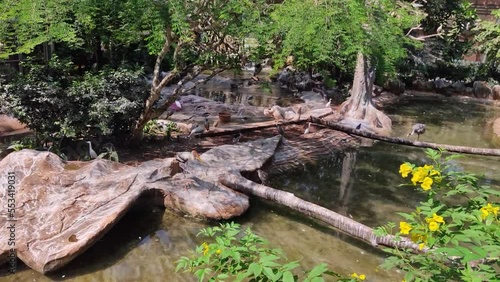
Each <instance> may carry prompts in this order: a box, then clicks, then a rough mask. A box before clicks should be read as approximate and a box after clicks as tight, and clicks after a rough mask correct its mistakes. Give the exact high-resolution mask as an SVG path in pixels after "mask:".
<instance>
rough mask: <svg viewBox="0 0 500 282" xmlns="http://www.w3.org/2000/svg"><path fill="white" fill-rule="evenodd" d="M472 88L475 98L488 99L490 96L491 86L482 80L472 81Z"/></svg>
mask: <svg viewBox="0 0 500 282" xmlns="http://www.w3.org/2000/svg"><path fill="white" fill-rule="evenodd" d="M472 88H474V95H475V96H476V97H477V98H481V99H488V98H490V96H491V88H490V87H489V86H488V83H486V82H484V81H474V84H473V85H472Z"/></svg>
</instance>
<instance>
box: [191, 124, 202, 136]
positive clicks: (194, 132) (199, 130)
mask: <svg viewBox="0 0 500 282" xmlns="http://www.w3.org/2000/svg"><path fill="white" fill-rule="evenodd" d="M203 131H205V126H204V125H203V124H202V123H198V125H196V127H194V128H193V129H192V130H191V133H189V135H188V137H191V136H192V135H200V134H202V133H203Z"/></svg>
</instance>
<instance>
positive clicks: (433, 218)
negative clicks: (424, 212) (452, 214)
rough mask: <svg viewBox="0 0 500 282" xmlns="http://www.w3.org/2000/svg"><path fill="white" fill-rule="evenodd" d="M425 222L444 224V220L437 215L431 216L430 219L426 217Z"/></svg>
mask: <svg viewBox="0 0 500 282" xmlns="http://www.w3.org/2000/svg"><path fill="white" fill-rule="evenodd" d="M425 221H427V222H433V221H434V222H437V223H444V219H443V217H442V216H439V215H437V214H433V215H432V217H428V218H426V219H425Z"/></svg>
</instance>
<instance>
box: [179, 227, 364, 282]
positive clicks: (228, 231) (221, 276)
mask: <svg viewBox="0 0 500 282" xmlns="http://www.w3.org/2000/svg"><path fill="white" fill-rule="evenodd" d="M240 233H241V232H240V225H239V224H236V223H227V224H221V225H220V227H214V228H206V229H202V230H201V231H200V233H199V234H198V235H204V236H207V237H209V238H214V242H213V243H210V244H209V243H206V242H204V243H203V244H201V245H200V246H198V247H197V248H196V252H195V254H194V255H193V256H192V257H191V258H188V257H182V258H181V259H180V260H178V261H177V268H176V271H179V270H181V269H184V271H186V272H192V273H194V274H195V275H196V276H197V277H198V281H200V282H201V281H285V282H288V281H298V279H299V278H300V279H302V280H301V281H311V282H312V281H317V282H319V281H325V280H324V279H323V278H322V277H323V275H329V276H333V277H336V278H337V281H353V282H354V281H363V280H365V279H366V276H365V275H363V274H359V275H358V274H356V273H353V274H351V277H350V278H341V275H340V274H337V273H335V272H333V271H330V270H328V268H327V267H326V265H325V264H324V263H323V264H319V265H318V266H316V267H314V268H313V269H312V270H310V271H307V272H305V273H303V274H302V275H298V274H294V273H293V272H294V270H295V269H296V268H297V267H299V266H300V265H299V263H298V262H297V261H291V262H287V263H285V259H284V254H283V251H282V250H281V249H269V248H266V244H267V242H266V241H265V240H264V239H262V238H261V237H259V236H258V235H256V234H254V233H253V232H252V231H251V230H250V229H246V231H245V232H244V234H240ZM241 235H242V236H241ZM295 272H296V271H295ZM329 281H331V280H329Z"/></svg>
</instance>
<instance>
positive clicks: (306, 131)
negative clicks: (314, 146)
mask: <svg viewBox="0 0 500 282" xmlns="http://www.w3.org/2000/svg"><path fill="white" fill-rule="evenodd" d="M310 128H311V123H310V122H309V123H308V124H307V128H306V130H304V134H309V131H310Z"/></svg>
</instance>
